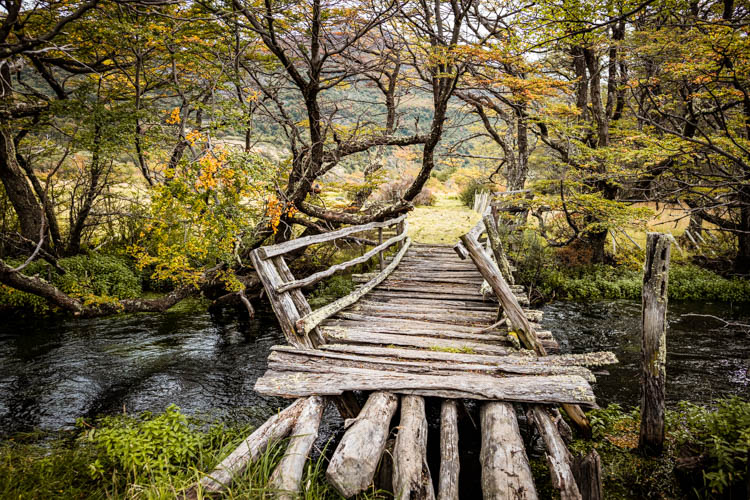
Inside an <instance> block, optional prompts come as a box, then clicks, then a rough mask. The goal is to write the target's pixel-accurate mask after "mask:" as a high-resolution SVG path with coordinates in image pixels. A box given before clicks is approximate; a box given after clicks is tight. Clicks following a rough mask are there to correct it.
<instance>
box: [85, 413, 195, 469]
mask: <svg viewBox="0 0 750 500" xmlns="http://www.w3.org/2000/svg"><path fill="white" fill-rule="evenodd" d="M86 438H87V439H88V440H89V441H91V442H92V443H94V445H95V446H97V447H99V448H101V449H102V450H103V451H104V452H105V455H106V457H107V460H108V461H109V463H104V461H103V460H101V459H97V460H96V461H95V462H94V463H92V464H91V466H90V468H91V473H92V475H93V476H96V477H101V476H103V475H104V472H105V471H106V470H109V469H115V470H118V471H120V472H124V473H126V474H129V473H132V474H134V475H138V474H141V473H150V474H156V475H159V474H170V473H174V472H176V471H177V470H179V468H182V467H185V466H186V465H187V464H188V463H190V462H191V461H192V460H194V459H195V457H196V456H197V454H198V450H199V447H200V445H201V441H202V438H203V436H202V435H200V434H198V433H196V432H195V429H194V428H192V426H191V425H190V424H189V422H188V419H187V417H185V416H184V415H183V414H182V413H180V411H179V408H177V407H176V406H175V405H170V406H169V407H168V408H167V409H166V410H165V411H164V413H163V414H161V415H158V416H156V417H154V416H153V415H151V414H144V415H141V416H140V417H127V416H117V417H104V418H102V419H101V420H100V421H99V423H98V425H97V427H95V428H93V429H91V430H90V431H88V432H87V433H86Z"/></svg>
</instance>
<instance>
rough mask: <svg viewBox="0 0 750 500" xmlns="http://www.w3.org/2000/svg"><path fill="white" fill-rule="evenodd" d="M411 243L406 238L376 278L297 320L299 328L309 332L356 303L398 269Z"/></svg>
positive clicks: (301, 330)
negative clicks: (401, 246)
mask: <svg viewBox="0 0 750 500" xmlns="http://www.w3.org/2000/svg"><path fill="white" fill-rule="evenodd" d="M410 244H411V239H409V238H406V242H405V243H404V247H403V248H402V249H401V250H399V252H398V253H397V254H396V258H395V259H394V261H393V262H391V263H390V264H388V266H387V267H386V268H385V270H383V271H382V272H381V273H380V274H378V275H377V276H376V277H375V278H373V279H372V280H370V281H369V282H367V283H366V284H365V285H362V286H361V287H360V288H359V289H358V290H356V291H354V292H352V293H350V294H349V295H347V296H345V297H342V298H340V299H338V300H335V301H333V302H331V303H330V304H328V305H325V306H323V307H321V308H320V309H318V310H316V311H313V312H312V313H310V314H308V315H306V316H304V317H303V318H302V319H300V320H299V321H297V330H298V331H300V332H305V333H309V332H310V331H311V330H312V329H313V328H315V327H316V326H318V325H319V324H320V323H321V322H323V320H325V319H326V318H328V317H330V316H332V315H334V314H336V313H337V312H339V311H341V310H342V309H344V308H346V307H348V306H350V305H352V304H354V303H355V302H357V301H358V300H359V299H361V298H362V297H363V296H364V295H365V294H366V293H367V292H369V291H370V290H372V289H373V288H375V287H376V286H377V285H379V284H380V283H382V282H383V280H385V279H386V278H387V277H388V275H389V274H390V273H391V272H393V270H394V269H396V266H398V263H399V262H400V261H401V258H402V257H403V256H404V254H405V253H406V250H408V249H409V245H410Z"/></svg>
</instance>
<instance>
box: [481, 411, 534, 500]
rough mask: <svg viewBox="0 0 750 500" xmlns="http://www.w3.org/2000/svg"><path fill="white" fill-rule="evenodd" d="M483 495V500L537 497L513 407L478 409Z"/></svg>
mask: <svg viewBox="0 0 750 500" xmlns="http://www.w3.org/2000/svg"><path fill="white" fill-rule="evenodd" d="M479 414H480V419H481V426H482V448H481V451H480V456H479V461H480V462H481V464H482V493H483V497H484V498H485V500H489V499H492V500H506V499H510V498H513V499H523V500H535V499H536V498H537V494H536V488H535V487H534V478H533V477H532V475H531V468H530V467H529V460H528V458H527V457H526V450H525V448H524V445H523V440H522V439H521V434H520V432H519V430H518V421H517V420H516V412H515V410H514V409H513V406H512V405H510V404H508V403H501V402H495V401H493V402H490V403H485V404H483V405H482V407H481V409H480V413H479Z"/></svg>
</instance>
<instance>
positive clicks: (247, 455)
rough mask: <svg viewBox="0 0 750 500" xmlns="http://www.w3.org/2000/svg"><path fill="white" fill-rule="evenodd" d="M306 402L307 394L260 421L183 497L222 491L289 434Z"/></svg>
mask: <svg viewBox="0 0 750 500" xmlns="http://www.w3.org/2000/svg"><path fill="white" fill-rule="evenodd" d="M306 403H307V398H305V399H298V400H297V401H295V402H294V403H292V404H291V405H289V406H288V407H287V408H286V409H284V410H283V411H281V412H279V413H277V414H276V415H273V416H272V417H271V418H269V419H268V420H266V422H265V423H264V424H263V425H261V426H260V427H258V428H257V429H255V431H253V433H252V434H250V435H249V436H248V437H247V438H246V439H245V440H244V441H242V443H241V444H240V445H239V446H238V447H237V448H236V449H235V450H234V451H233V452H232V453H230V454H229V455H228V456H227V457H226V458H225V459H224V460H222V461H221V463H219V465H217V466H216V468H215V469H214V470H213V471H212V472H211V473H210V474H208V475H206V476H205V477H203V478H202V479H201V480H200V482H199V483H198V484H197V485H195V486H193V487H191V488H190V489H189V490H187V491H186V492H185V495H184V497H185V498H186V499H189V500H194V499H197V498H199V495H200V494H206V493H209V494H210V493H220V492H222V491H224V489H225V488H227V487H229V486H230V485H231V484H232V481H233V480H234V478H235V477H238V476H240V475H241V474H242V473H243V472H244V471H245V469H246V468H247V466H248V465H250V464H251V463H253V462H255V461H256V460H258V458H259V457H260V456H261V454H263V452H265V450H266V449H267V448H268V447H269V446H270V445H272V444H273V443H277V442H279V441H280V440H281V439H283V438H284V437H286V435H287V434H289V431H291V429H292V427H293V426H294V424H295V423H296V422H297V418H298V417H299V415H300V413H301V412H302V409H303V408H304V407H305V405H306Z"/></svg>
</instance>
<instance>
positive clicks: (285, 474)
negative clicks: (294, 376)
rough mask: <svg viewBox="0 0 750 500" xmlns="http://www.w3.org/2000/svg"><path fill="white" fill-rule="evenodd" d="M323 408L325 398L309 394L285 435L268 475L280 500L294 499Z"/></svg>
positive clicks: (316, 433) (316, 434)
mask: <svg viewBox="0 0 750 500" xmlns="http://www.w3.org/2000/svg"><path fill="white" fill-rule="evenodd" d="M324 409H325V399H323V398H322V397H320V396H311V397H309V398H307V401H305V405H304V407H303V408H302V411H301V412H300V414H299V417H297V422H296V423H295V424H294V428H293V429H292V432H291V435H290V437H289V444H288V445H287V449H286V452H285V453H284V456H283V457H282V458H281V461H280V462H279V464H278V465H277V466H276V469H274V471H273V474H271V479H270V481H269V483H270V485H271V486H272V487H273V488H275V489H276V490H278V493H277V495H276V498H278V499H282V500H294V499H295V498H297V493H298V492H299V489H300V482H301V481H302V472H303V470H304V468H305V462H306V461H307V457H308V455H309V454H310V449H311V448H312V445H313V443H314V442H315V438H316V437H317V436H318V428H319V427H320V419H321V417H322V416H323V410H324Z"/></svg>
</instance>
